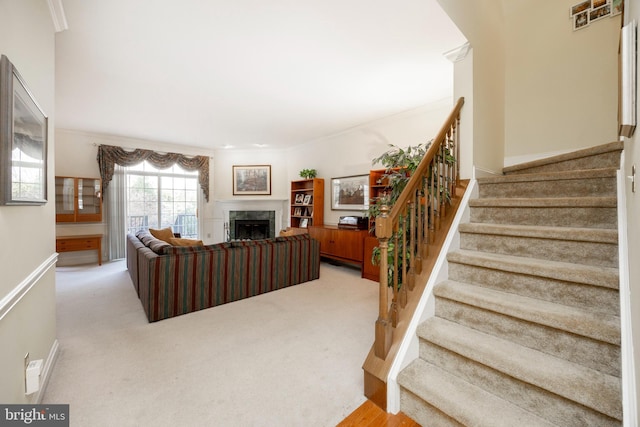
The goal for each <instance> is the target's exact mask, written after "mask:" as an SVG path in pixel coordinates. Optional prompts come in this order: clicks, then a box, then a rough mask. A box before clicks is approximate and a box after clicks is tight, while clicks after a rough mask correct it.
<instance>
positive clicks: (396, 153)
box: [368, 141, 455, 286]
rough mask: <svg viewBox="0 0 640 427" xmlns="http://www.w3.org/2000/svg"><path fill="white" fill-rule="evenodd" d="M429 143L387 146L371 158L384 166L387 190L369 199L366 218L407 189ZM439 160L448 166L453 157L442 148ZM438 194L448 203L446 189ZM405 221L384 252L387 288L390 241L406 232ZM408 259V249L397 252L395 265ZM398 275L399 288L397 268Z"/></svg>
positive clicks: (373, 258) (375, 258)
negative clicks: (377, 155)
mask: <svg viewBox="0 0 640 427" xmlns="http://www.w3.org/2000/svg"><path fill="white" fill-rule="evenodd" d="M431 143H432V141H429V142H428V143H426V144H418V145H416V146H409V147H407V148H406V149H403V148H400V147H398V146H396V145H393V144H389V147H390V149H389V150H387V151H386V152H384V153H382V154H381V155H380V156H379V157H377V158H375V159H373V161H372V164H374V165H375V164H378V163H379V164H381V165H382V166H384V167H385V173H384V175H383V177H382V179H383V180H384V181H385V182H387V183H388V187H389V190H388V191H387V192H386V193H385V194H384V195H383V196H381V197H378V198H377V199H375V200H373V203H371V204H370V205H369V210H368V215H369V217H372V218H375V217H377V216H378V215H380V208H381V207H382V206H385V205H387V206H393V205H394V204H395V203H396V201H397V200H398V197H400V194H402V191H403V190H404V189H405V187H406V186H407V183H408V182H409V179H410V178H411V175H412V174H413V173H414V172H415V171H416V169H417V168H418V166H419V165H420V162H421V161H422V159H423V158H424V156H425V154H426V153H427V150H428V149H429V147H430V146H431ZM440 156H441V154H438V157H440ZM442 160H443V161H444V162H445V163H448V164H449V165H452V164H454V163H455V157H453V156H452V155H451V153H450V151H449V149H448V148H445V150H444V159H442ZM431 173H433V171H431ZM421 191H422V193H423V194H425V192H426V191H425V189H424V188H423V189H422V190H421ZM439 191H440V192H442V193H443V194H444V196H445V198H446V200H447V201H449V200H450V194H449V190H448V187H447V186H446V185H445V186H443V187H441V188H440V189H439ZM406 221H407V219H406V218H405V219H404V220H403V219H402V218H401V220H400V224H399V227H398V230H397V232H396V234H395V235H394V236H392V238H391V241H390V242H389V247H388V250H387V254H388V255H387V263H388V265H389V269H388V271H387V273H388V283H389V286H392V285H393V279H394V270H393V265H394V260H395V249H396V248H395V245H394V244H393V242H392V241H393V240H394V239H395V237H398V238H399V239H401V238H402V235H403V233H405V232H407V231H408V230H407V228H408V227H405V225H404V224H405V222H406ZM372 224H373V226H374V227H375V221H373V222H372ZM374 231H375V230H374V229H372V230H370V232H372V233H373V232H374ZM409 256H410V251H409V250H407V251H406V253H399V254H398V266H401V265H402V263H403V260H404V259H407V258H409ZM379 260H380V248H379V247H375V248H374V249H373V251H372V256H371V263H372V264H373V265H378V264H379ZM398 274H399V276H398V285H399V286H401V285H402V277H401V275H402V269H401V268H400V269H399V272H398Z"/></svg>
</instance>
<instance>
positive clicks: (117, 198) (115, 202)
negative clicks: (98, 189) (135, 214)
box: [103, 165, 127, 260]
mask: <svg viewBox="0 0 640 427" xmlns="http://www.w3.org/2000/svg"><path fill="white" fill-rule="evenodd" d="M125 184H126V179H125V174H124V167H122V166H120V165H115V168H114V174H113V179H112V182H111V185H110V186H109V187H108V189H107V192H106V193H105V194H104V198H105V203H104V204H103V206H104V208H105V210H106V212H105V214H106V218H107V253H108V254H109V260H112V259H121V258H124V257H125V250H126V249H125V248H126V246H127V245H126V226H127V225H126V218H127V202H126V196H125V194H126V185H125Z"/></svg>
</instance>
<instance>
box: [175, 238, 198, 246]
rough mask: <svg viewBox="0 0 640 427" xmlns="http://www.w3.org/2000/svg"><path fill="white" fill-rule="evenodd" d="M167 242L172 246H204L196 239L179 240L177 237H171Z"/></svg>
mask: <svg viewBox="0 0 640 427" xmlns="http://www.w3.org/2000/svg"><path fill="white" fill-rule="evenodd" d="M167 242H168V243H169V244H170V245H172V246H204V243H203V242H202V240H197V239H181V238H178V237H172V238H171V239H169V240H168V241H167Z"/></svg>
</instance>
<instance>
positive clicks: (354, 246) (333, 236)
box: [309, 226, 369, 268]
mask: <svg viewBox="0 0 640 427" xmlns="http://www.w3.org/2000/svg"><path fill="white" fill-rule="evenodd" d="M309 235H310V236H311V237H313V238H314V239H316V240H318V241H319V242H320V255H321V256H324V257H327V258H332V259H335V260H338V261H345V262H350V263H356V264H359V265H360V267H361V268H362V261H363V259H364V258H363V257H364V238H365V237H366V236H368V235H369V232H368V231H367V230H347V229H343V228H338V227H335V226H323V227H318V226H313V227H310V228H309Z"/></svg>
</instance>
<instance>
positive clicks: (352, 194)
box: [331, 175, 369, 211]
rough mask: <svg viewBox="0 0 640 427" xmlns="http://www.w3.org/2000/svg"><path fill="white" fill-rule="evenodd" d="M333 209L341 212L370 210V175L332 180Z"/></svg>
mask: <svg viewBox="0 0 640 427" xmlns="http://www.w3.org/2000/svg"><path fill="white" fill-rule="evenodd" d="M331 209H332V210H341V211H366V210H367V209H369V175H352V176H342V177H338V178H331Z"/></svg>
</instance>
